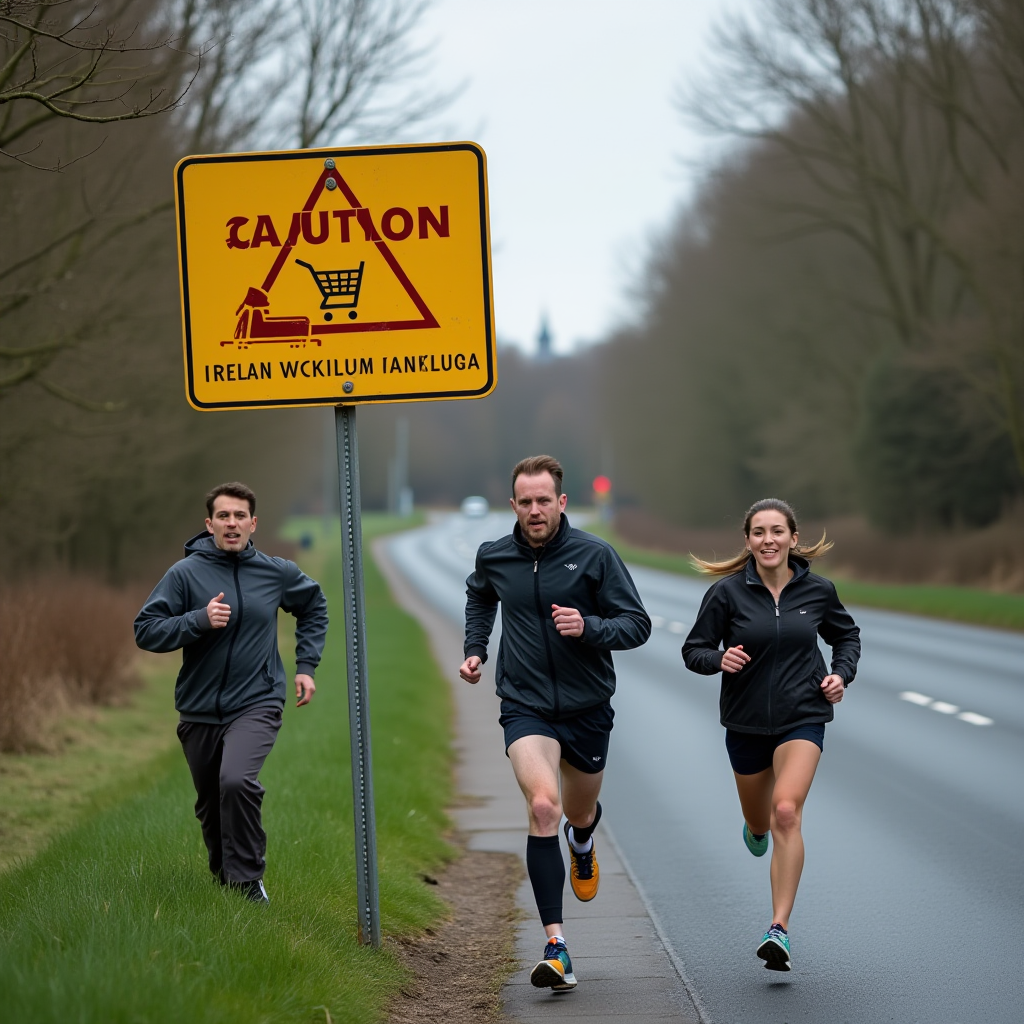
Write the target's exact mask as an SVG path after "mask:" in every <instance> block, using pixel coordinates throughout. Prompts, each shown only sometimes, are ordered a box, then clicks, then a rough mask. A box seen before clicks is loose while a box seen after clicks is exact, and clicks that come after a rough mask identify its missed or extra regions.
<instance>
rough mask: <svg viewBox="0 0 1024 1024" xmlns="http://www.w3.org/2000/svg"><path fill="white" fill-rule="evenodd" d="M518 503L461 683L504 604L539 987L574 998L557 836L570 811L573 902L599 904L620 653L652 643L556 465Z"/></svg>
mask: <svg viewBox="0 0 1024 1024" xmlns="http://www.w3.org/2000/svg"><path fill="white" fill-rule="evenodd" d="M512 495H513V496H512V499H511V503H512V508H513V510H514V511H515V513H516V518H517V519H518V522H517V523H516V525H515V527H514V528H513V530H512V534H511V536H508V537H503V538H502V539H500V540H497V541H493V542H490V543H487V544H482V545H481V546H480V550H479V551H478V552H477V556H476V569H475V571H474V572H473V575H472V576H470V577H469V579H468V580H467V581H466V587H467V589H466V644H465V655H466V660H465V661H464V662H463V663H462V666H461V668H460V669H459V674H460V675H461V676H462V678H463V679H464V680H465V681H466V682H468V683H476V682H479V680H480V675H481V674H480V665H481V664H482V663H483V662H484V661H485V660H486V659H487V643H488V640H489V639H490V635H491V629H492V628H493V626H494V619H495V615H496V613H497V609H498V604H499V603H500V604H501V630H502V632H501V642H500V644H499V646H498V664H497V671H496V676H497V691H498V695H499V696H500V697H501V717H500V719H499V720H500V722H501V725H502V727H503V728H504V730H505V752H506V753H507V755H508V757H509V760H510V761H511V762H512V769H513V771H514V772H515V775H516V781H517V782H518V783H519V786H520V788H521V789H522V791H523V794H524V796H525V797H526V806H527V814H528V817H529V827H530V834H529V837H528V838H527V843H526V867H527V871H528V872H529V875H530V881H531V883H532V885H533V892H534V896H535V897H536V900H537V909H538V911H539V912H540V919H541V924H542V925H543V926H544V931H545V934H546V935H547V944H546V946H545V949H544V957H543V959H541V961H540V962H539V963H538V964H537V966H536V967H534V969H533V972H532V974H531V979H530V980H531V981H532V982H533V984H534V985H536V986H537V987H538V988H552V989H555V990H556V991H564V990H567V989H572V988H575V986H576V977H575V975H574V974H573V970H572V962H571V960H570V959H569V953H568V951H567V949H566V944H565V939H564V937H563V935H562V889H563V886H564V884H565V867H564V865H563V863H562V854H561V851H560V849H559V844H558V825H559V822H560V821H561V818H562V813H563V811H564V812H565V815H566V818H567V821H566V823H565V829H564V831H565V836H566V840H567V841H568V843H569V855H570V861H571V872H570V881H571V884H572V889H573V892H574V893H575V894H576V896H577V898H578V899H581V900H584V901H586V900H591V899H593V898H594V897H595V896H596V895H597V889H598V883H599V880H600V874H599V870H598V864H597V856H596V852H595V849H594V837H593V832H594V829H595V828H596V827H597V823H598V821H599V820H600V818H601V805H600V803H598V800H597V798H598V795H599V794H600V792H601V781H602V779H603V777H604V775H603V773H604V767H605V761H606V758H607V755H608V737H609V733H610V732H611V728H612V718H613V715H614V713H613V711H612V707H611V704H610V703H609V698H610V697H611V696H612V694H613V693H614V692H615V668H614V665H613V664H612V656H611V652H612V651H624V650H630V649H632V648H634V647H639V646H640V645H641V644H643V643H645V642H646V641H647V638H648V637H649V636H650V635H651V620H650V618H649V617H648V615H647V612H646V611H644V607H643V604H642V603H641V601H640V596H639V594H637V591H636V587H635V586H634V585H633V581H632V579H630V576H629V573H628V572H627V571H626V567H625V566H624V565H623V564H622V561H621V559H620V558H619V556H618V555H617V554H616V553H615V551H614V550H613V549H612V548H611V547H610V546H609V545H608V544H606V543H605V542H604V541H603V540H601V539H600V538H598V537H595V536H593V535H592V534H588V533H583V532H582V531H580V530H574V529H572V527H570V525H569V520H568V519H566V517H565V514H564V513H565V503H566V496H565V495H564V494H562V467H561V466H560V465H559V464H558V462H557V461H556V460H555V459H553V458H552V457H551V456H550V455H537V456H534V457H533V458H529V459H523V460H522V461H521V462H520V463H519V464H518V465H517V466H516V467H515V469H514V470H513V471H512ZM559 780H561V793H559Z"/></svg>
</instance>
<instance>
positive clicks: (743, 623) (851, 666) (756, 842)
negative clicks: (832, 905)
mask: <svg viewBox="0 0 1024 1024" xmlns="http://www.w3.org/2000/svg"><path fill="white" fill-rule="evenodd" d="M743 532H744V535H745V538H746V542H745V546H744V550H743V551H742V552H740V553H739V554H738V555H736V556H735V557H734V558H731V559H728V560H727V561H724V562H708V561H704V560H703V559H699V558H693V562H694V565H695V566H696V568H697V569H699V570H700V571H701V572H702V573H705V574H707V575H709V576H719V577H722V578H721V579H720V580H719V581H718V582H717V583H715V584H714V585H713V586H711V587H710V588H709V589H708V591H707V593H706V594H705V595H704V600H703V601H702V602H701V606H700V611H699V613H698V615H697V620H696V622H695V623H694V625H693V629H691V630H690V634H689V636H688V637H687V638H686V643H685V644H684V645H683V660H684V661H685V662H686V667H687V668H688V669H690V671H691V672H699V673H701V674H703V675H713V674H715V673H717V672H721V673H722V692H721V698H720V710H721V722H722V725H724V726H725V729H726V733H725V744H726V748H727V750H728V753H729V760H730V762H731V764H732V768H733V773H734V775H735V777H736V790H737V792H738V793H739V798H740V807H741V809H742V811H743V818H744V822H743V842H744V843H745V844H746V846H747V849H748V850H750V852H751V853H752V854H753V855H754V856H755V857H761V856H763V855H764V854H765V853H766V852H767V850H768V834H769V833H771V837H772V861H771V889H772V922H771V926H770V927H769V929H768V931H767V932H765V935H764V938H763V939H762V940H761V943H760V945H759V946H758V948H757V955H758V956H759V957H760V958H761V959H762V960H764V961H765V967H766V968H768V969H769V970H774V971H788V970H790V969H791V966H792V959H791V951H790V940H789V932H788V929H789V916H790V913H791V912H792V910H793V903H794V901H795V899H796V892H797V886H798V885H799V883H800V874H801V872H802V870H803V863H804V844H803V838H802V836H801V833H800V823H801V816H802V813H803V806H804V801H805V800H806V799H807V794H808V792H809V790H810V788H811V782H812V781H813V779H814V772H815V770H816V768H817V766H818V759H819V758H820V757H821V752H822V749H823V746H824V737H825V724H826V723H827V722H831V721H832V719H833V717H834V714H835V712H834V710H833V705H835V704H838V703H839V701H841V700H842V699H843V693H844V690H845V688H846V687H847V686H848V685H849V684H850V683H851V682H852V681H853V677H854V675H855V674H856V671H857V662H858V660H859V659H860V629H859V628H858V627H857V625H856V624H855V623H854V621H853V619H852V618H851V616H850V614H849V612H847V610H846V609H845V608H844V607H843V605H842V604H841V602H840V601H839V597H838V595H837V594H836V588H835V587H834V586H833V584H832V583H831V582H830V581H829V580H827V579H825V578H824V577H821V576H817V575H815V574H814V573H812V572H811V571H810V567H809V561H810V560H811V559H813V558H817V557H818V556H820V555H823V554H824V553H825V552H826V551H828V550H829V549H830V548H831V547H832V544H831V542H826V541H825V538H824V536H823V537H822V539H821V540H820V541H819V542H818V543H817V544H814V545H811V546H809V547H804V546H801V545H800V544H799V538H798V533H797V523H796V516H795V515H794V513H793V510H792V508H790V506H789V505H787V504H786V502H784V501H780V500H779V499H777V498H765V499H763V500H762V501H758V502H755V503H754V504H753V505H751V507H750V509H749V510H748V511H747V514H746V516H745V518H744V520H743ZM819 636H820V637H821V638H822V639H823V640H824V641H825V643H826V644H828V645H829V646H830V647H831V648H832V666H831V671H828V670H827V669H826V667H825V661H824V659H823V658H822V655H821V652H820V650H819V648H818V637H819ZM721 648H724V650H723V649H721Z"/></svg>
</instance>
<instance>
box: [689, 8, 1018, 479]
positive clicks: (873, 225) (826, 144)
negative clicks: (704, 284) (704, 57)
mask: <svg viewBox="0 0 1024 1024" xmlns="http://www.w3.org/2000/svg"><path fill="white" fill-rule="evenodd" d="M759 14H760V18H759V20H758V22H757V23H754V22H753V21H752V20H750V19H748V18H742V17H741V18H734V19H733V20H732V21H730V22H727V23H725V24H724V25H723V26H721V27H720V28H719V30H718V32H717V35H716V44H717V45H716V50H717V52H718V53H719V54H720V58H719V62H718V64H717V66H716V67H715V68H714V69H713V70H712V72H711V73H710V75H709V76H708V77H707V78H706V79H705V80H704V82H703V83H701V84H698V85H697V86H695V87H692V88H691V89H690V90H689V91H688V92H686V93H684V95H683V96H682V98H681V102H682V106H683V108H684V110H685V111H686V112H687V113H688V114H689V115H690V116H691V117H693V118H694V119H695V120H696V121H698V122H699V123H700V124H701V125H703V126H704V127H705V128H708V129H710V130H711V131H713V132H716V133H721V134H728V135H733V136H738V137H740V138H744V139H748V140H757V141H759V142H761V143H764V144H767V145H768V146H769V147H771V148H772V149H773V150H774V151H775V152H777V153H778V154H779V157H780V159H781V160H783V162H784V164H786V165H788V167H789V168H790V170H791V172H792V173H793V174H795V175H798V176H799V177H800V178H801V179H802V180H805V181H806V182H807V183H808V188H807V191H806V195H805V196H804V197H802V198H800V199H799V200H793V199H788V200H785V201H781V202H777V203H776V208H777V210H778V211H779V212H780V213H782V214H784V215H786V216H788V220H789V230H790V232H791V233H794V234H799V233H817V232H824V233H829V234H837V235H840V236H842V237H843V238H845V239H846V240H847V241H848V242H850V243H851V244H852V245H854V246H855V247H856V249H857V250H858V251H859V252H860V253H862V255H863V256H864V257H865V259H866V260H867V262H868V265H869V266H870V267H871V268H872V272H873V274H874V278H875V281H876V283H877V286H878V290H879V296H880V301H879V302H877V303H875V304H872V305H870V306H867V307H864V306H862V308H861V312H863V313H866V314H868V315H869V316H871V317H874V318H876V320H877V321H879V322H881V323H883V324H885V325H886V326H887V327H888V329H889V330H890V331H891V332H892V335H893V336H894V337H895V338H896V339H898V341H899V343H900V344H901V345H902V346H904V347H905V348H906V349H908V350H924V351H934V350H936V349H937V347H938V345H939V344H940V342H941V340H942V339H943V337H945V336H947V335H948V334H949V333H950V330H951V328H952V327H953V325H957V324H962V323H965V322H967V321H970V322H972V323H973V324H974V327H973V329H972V331H971V335H972V337H974V338H975V339H976V341H977V345H976V348H975V352H976V351H977V349H978V348H980V349H981V350H982V352H983V353H984V355H985V360H986V368H987V369H986V371H985V372H978V371H977V370H976V369H974V368H973V366H972V363H971V361H970V360H963V361H961V369H962V372H964V373H965V375H968V376H969V377H970V379H971V381H972V383H973V384H974V386H976V387H978V388H980V389H982V390H984V391H986V392H987V393H988V394H990V395H991V396H992V397H993V398H994V399H995V402H996V403H997V406H998V408H999V410H1000V415H1001V420H1002V422H1003V425H1004V427H1005V429H1006V430H1007V432H1008V433H1009V435H1010V437H1011V439H1012V441H1013V444H1014V449H1015V451H1016V455H1017V460H1018V465H1019V468H1020V472H1021V474H1022V475H1024V337H1022V335H1021V332H1020V330H1019V327H1014V326H1013V325H1014V323H1015V321H1016V322H1018V323H1019V319H1020V318H1019V316H1015V315H1012V314H1011V315H1008V314H1007V311H1006V309H1005V300H1006V293H1005V291H1004V290H1000V291H998V292H995V291H993V289H992V288H991V287H990V286H989V278H988V277H987V276H986V275H985V273H984V270H983V268H984V264H985V259H984V257H983V256H982V254H981V253H979V251H978V249H977V247H976V246H975V247H972V245H971V244H969V243H968V241H967V240H968V238H970V237H973V238H974V239H975V240H976V239H977V233H974V234H973V235H972V234H971V233H970V232H963V231H962V230H959V229H958V225H959V224H960V223H962V221H963V219H964V218H965V217H970V216H977V215H978V214H979V211H981V212H984V210H985V209H986V208H990V207H991V202H992V196H993V195H994V194H996V193H1000V192H1003V191H1004V190H1005V186H1006V185H1007V183H1009V182H1011V181H1013V180H1014V178H1015V176H1016V175H1017V174H1019V170H1020V168H1019V162H1020V159H1021V155H1022V154H1021V145H1020V140H1021V137H1022V129H1024V117H1022V116H1021V115H1022V114H1024V106H1022V105H1021V102H1020V101H1021V99H1022V98H1024V88H1022V83H1024V75H1022V61H1021V57H1020V51H1019V50H1018V49H1015V46H1016V44H1018V43H1019V42H1020V40H1021V38H1022V36H1024V25H1022V24H1021V21H1022V16H1021V13H1020V5H1019V4H1018V3H1014V2H1012V0H765V3H763V4H762V5H760V8H759ZM1000 81H1001V82H1002V83H1003V84H1002V85H1001V86H1000V85H999V82H1000ZM1008 97H1009V98H1011V99H1016V104H1015V105H1014V104H1013V103H1011V102H1008V101H1007V98H1008ZM992 226H993V228H994V230H995V231H996V234H997V236H999V235H1000V234H1001V233H1002V231H1004V230H1005V226H1004V227H1003V228H1002V229H1000V227H999V226H998V225H992ZM989 241H990V243H993V241H994V244H995V245H996V247H997V248H998V247H999V245H1000V244H1001V243H1000V241H999V239H998V237H997V238H996V239H995V240H992V239H990V240H989ZM1022 255H1024V254H1022ZM1015 258H1016V257H1015ZM1020 270H1021V273H1022V274H1024V263H1022V264H1021V267H1020ZM1018 305H1019V303H1018ZM1008 327H1009V329H1008Z"/></svg>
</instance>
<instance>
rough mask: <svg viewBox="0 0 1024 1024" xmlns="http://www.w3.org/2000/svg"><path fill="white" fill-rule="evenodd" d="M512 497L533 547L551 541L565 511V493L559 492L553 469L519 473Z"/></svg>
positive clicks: (520, 527)
mask: <svg viewBox="0 0 1024 1024" xmlns="http://www.w3.org/2000/svg"><path fill="white" fill-rule="evenodd" d="M512 493H513V497H511V498H510V499H509V501H510V503H511V505H512V510H513V511H514V512H515V514H516V518H517V519H518V520H519V529H520V530H522V531H523V536H524V537H525V538H526V540H527V543H528V544H529V545H530V546H531V547H535V548H539V547H541V546H542V545H544V544H547V542H548V541H549V540H551V538H552V537H554V535H555V534H556V533H557V532H558V523H559V517H560V516H561V514H562V513H563V512H564V511H565V495H564V494H558V493H557V491H556V488H555V481H554V477H552V476H551V474H550V473H538V474H537V475H536V476H518V477H516V484H515V487H514V488H513V490H512Z"/></svg>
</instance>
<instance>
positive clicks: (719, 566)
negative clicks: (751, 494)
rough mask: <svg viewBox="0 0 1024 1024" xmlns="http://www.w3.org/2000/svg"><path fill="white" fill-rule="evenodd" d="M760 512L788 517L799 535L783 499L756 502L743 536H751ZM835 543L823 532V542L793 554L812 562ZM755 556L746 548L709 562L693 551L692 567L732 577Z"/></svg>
mask: <svg viewBox="0 0 1024 1024" xmlns="http://www.w3.org/2000/svg"><path fill="white" fill-rule="evenodd" d="M758 512H781V513H782V514H783V515H784V516H785V517H786V525H787V526H788V527H789V532H790V533H798V532H799V531H798V529H797V524H796V513H795V512H794V511H793V508H792V506H791V505H789V504H788V503H787V502H785V501H783V500H782V499H781V498H762V499H761V500H760V501H755V502H754V504H753V505H751V506H750V508H748V509H747V514H746V515H745V516H744V517H743V535H744V536H745V537H749V536H750V520H751V519H753V518H754V516H755V515H757V513H758ZM832 546H833V542H832V541H830V540H827V539H826V536H825V531H822V534H821V540H819V541H818V543H817V544H797V546H796V547H795V548H793V551H792V553H793V554H794V555H800V557H801V558H806V559H807V560H808V561H810V560H811V559H813V558H820V557H821V556H822V555H824V554H826V553H827V552H829V551H831V550H832ZM752 557H753V556H752V555H751V554H750V552H749V551H748V550H747V549H746V548H744V549H743V550H742V551H740V552H739V553H738V554H736V555H733V557H732V558H727V559H726V560H725V561H723V562H709V561H707V560H706V559H703V558H698V557H697V556H696V555H695V554H694V553H693V552H692V551H691V552H690V565H692V566H693V568H694V569H696V570H697V572H699V573H700V574H701V575H702V576H732V575H733V574H734V573H738V572H741V571H742V570H743V569H744V568H745V567H746V564H747V562H748V561H749V560H750V559H751V558H752Z"/></svg>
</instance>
